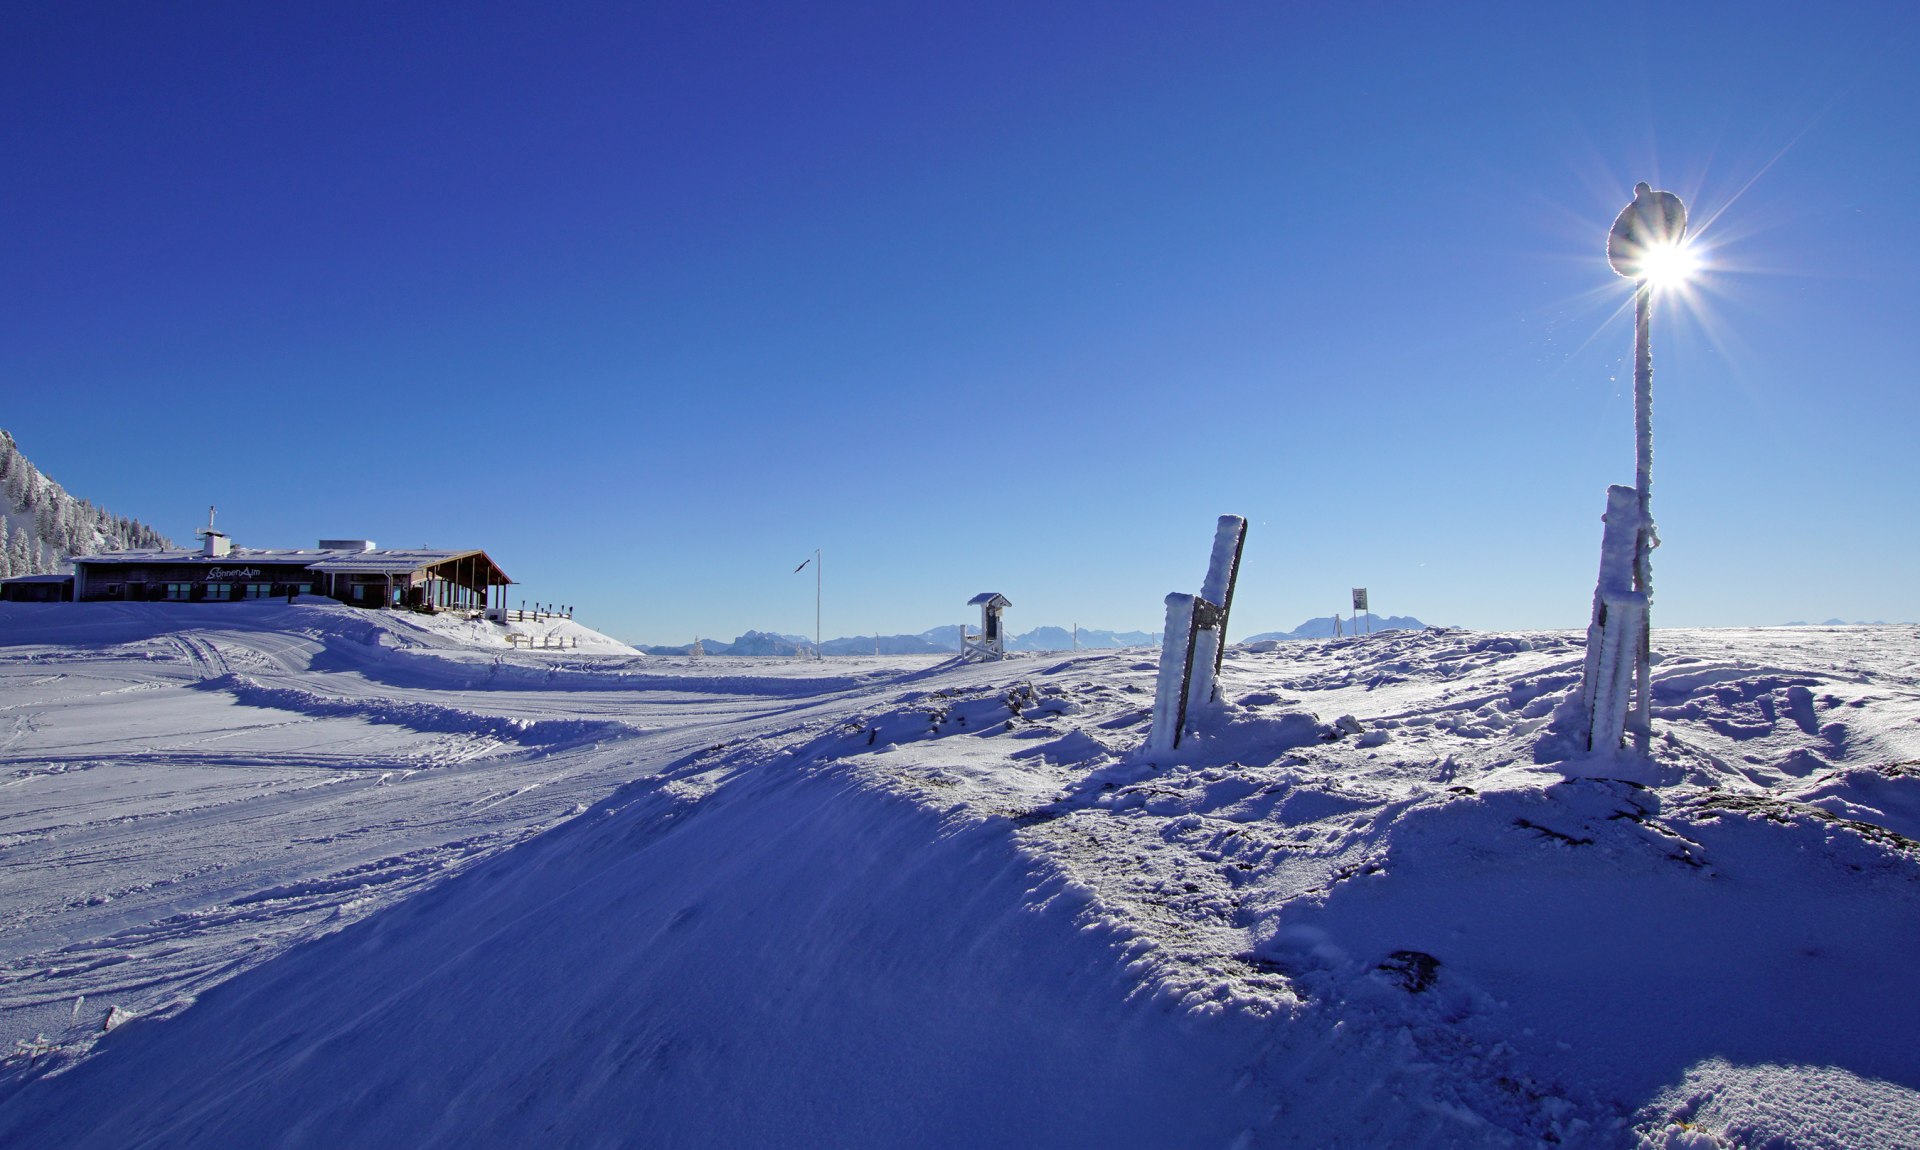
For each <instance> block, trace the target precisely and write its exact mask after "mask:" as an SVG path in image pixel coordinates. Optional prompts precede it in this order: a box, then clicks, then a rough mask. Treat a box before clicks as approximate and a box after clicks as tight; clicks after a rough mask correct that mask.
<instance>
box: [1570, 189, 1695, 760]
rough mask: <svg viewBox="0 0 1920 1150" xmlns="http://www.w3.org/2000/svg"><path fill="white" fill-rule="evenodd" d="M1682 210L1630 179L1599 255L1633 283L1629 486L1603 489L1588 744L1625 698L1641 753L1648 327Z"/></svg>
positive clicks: (1616, 723) (1620, 714) (1605, 740)
mask: <svg viewBox="0 0 1920 1150" xmlns="http://www.w3.org/2000/svg"><path fill="white" fill-rule="evenodd" d="M1686 234H1687V209H1686V206H1685V205H1684V204H1682V203H1681V202H1680V197H1679V196H1676V195H1674V194H1673V193H1672V192H1657V191H1655V190H1653V188H1652V187H1651V186H1650V185H1648V184H1645V183H1641V184H1636V185H1635V186H1634V189H1633V202H1632V203H1630V204H1628V205H1627V206H1626V209H1625V210H1624V211H1622V212H1621V213H1620V215H1619V218H1617V219H1615V220H1614V221H1613V231H1612V232H1610V233H1609V234H1608V236H1607V262H1608V263H1610V264H1612V265H1613V270H1614V271H1615V272H1618V273H1619V274H1620V275H1622V276H1624V277H1626V278H1627V279H1630V280H1632V281H1634V292H1633V431H1634V475H1633V479H1634V485H1633V487H1632V488H1622V487H1618V486H1616V487H1611V488H1608V490H1607V514H1606V533H1605V536H1604V537H1603V540H1602V542H1601V545H1600V581H1599V586H1598V587H1597V588H1596V589H1595V591H1594V596H1593V623H1592V625H1591V626H1589V627H1588V628H1587V668H1586V671H1587V673H1586V681H1585V684H1584V687H1583V691H1584V701H1585V703H1586V707H1587V718H1588V723H1587V749H1589V750H1596V751H1597V750H1612V749H1613V748H1615V747H1618V746H1619V745H1620V743H1621V740H1622V739H1623V738H1624V737H1625V734H1626V726H1627V720H1628V707H1627V704H1628V699H1629V696H1631V699H1632V703H1633V706H1632V724H1631V725H1632V727H1633V732H1634V742H1635V744H1636V745H1637V746H1638V747H1639V749H1640V750H1642V751H1645V750H1646V749H1647V746H1648V744H1649V742H1650V739H1651V736H1652V733H1653V718H1652V712H1651V710H1650V704H1651V689H1652V665H1651V663H1650V661H1649V656H1650V654H1651V634H1652V617H1651V613H1650V607H1651V604H1652V599H1653V549H1654V548H1655V547H1656V546H1658V545H1659V538H1658V536H1657V535H1656V534H1655V533H1654V529H1653V347H1652V342H1651V339H1650V335H1649V330H1650V328H1651V324H1652V318H1653V292H1654V289H1655V288H1656V287H1660V286H1662V285H1666V284H1677V283H1679V282H1680V281H1681V280H1683V279H1684V278H1685V276H1686V271H1687V266H1688V261H1689V257H1688V254H1687V251H1686V248H1685V244H1684V240H1685V238H1686Z"/></svg>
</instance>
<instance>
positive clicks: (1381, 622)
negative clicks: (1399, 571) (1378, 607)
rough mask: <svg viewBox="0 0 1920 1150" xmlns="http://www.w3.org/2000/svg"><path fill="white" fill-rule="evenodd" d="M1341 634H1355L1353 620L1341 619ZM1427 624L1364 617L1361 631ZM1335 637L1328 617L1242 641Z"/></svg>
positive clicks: (1408, 619) (1407, 617)
mask: <svg viewBox="0 0 1920 1150" xmlns="http://www.w3.org/2000/svg"><path fill="white" fill-rule="evenodd" d="M1339 623H1340V633H1341V634H1343V635H1351V634H1353V631H1354V627H1353V620H1352V619H1341V620H1340V621H1339ZM1426 626H1427V625H1426V624H1425V623H1422V622H1421V621H1420V620H1418V619H1415V618H1414V617H1413V616H1411V615H1388V616H1386V617H1384V618H1382V617H1381V616H1379V615H1363V616H1361V618H1360V630H1361V631H1362V632H1365V631H1367V630H1370V629H1371V630H1374V631H1421V630H1425V629H1426ZM1333 635H1334V617H1333V616H1332V615H1327V616H1324V617H1322V618H1319V619H1309V620H1307V621H1306V622H1304V623H1302V624H1300V625H1299V626H1298V627H1295V628H1294V629H1293V630H1291V631H1263V632H1261V633H1260V634H1258V635H1248V636H1247V637H1246V638H1245V639H1242V640H1240V641H1241V642H1243V643H1258V642H1261V641H1262V640H1265V639H1331V638H1333Z"/></svg>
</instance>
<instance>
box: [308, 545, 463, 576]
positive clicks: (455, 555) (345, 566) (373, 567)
mask: <svg viewBox="0 0 1920 1150" xmlns="http://www.w3.org/2000/svg"><path fill="white" fill-rule="evenodd" d="M474 555H478V556H479V557H480V558H481V559H484V560H486V562H487V563H488V564H489V565H491V564H492V563H493V560H491V559H487V553H486V552H484V551H479V550H467V551H429V550H417V551H398V550H382V551H333V552H329V553H328V554H327V557H326V558H324V559H319V560H316V561H314V562H312V563H309V564H307V567H308V569H310V570H313V571H333V572H337V573H342V574H345V573H353V572H357V573H359V574H362V575H404V574H406V573H407V572H409V571H418V570H420V568H422V567H432V566H433V565H434V564H436V563H445V562H447V561H448V560H449V559H466V558H468V557H470V556H474Z"/></svg>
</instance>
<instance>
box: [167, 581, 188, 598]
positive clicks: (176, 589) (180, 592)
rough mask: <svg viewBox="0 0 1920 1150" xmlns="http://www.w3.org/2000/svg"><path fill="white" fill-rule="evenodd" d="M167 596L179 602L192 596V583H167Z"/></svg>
mask: <svg viewBox="0 0 1920 1150" xmlns="http://www.w3.org/2000/svg"><path fill="white" fill-rule="evenodd" d="M167 598H168V599H172V600H175V601H179V602H185V601H186V600H188V599H191V598H193V584H191V583H169V584H167Z"/></svg>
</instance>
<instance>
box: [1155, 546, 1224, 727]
mask: <svg viewBox="0 0 1920 1150" xmlns="http://www.w3.org/2000/svg"><path fill="white" fill-rule="evenodd" d="M1246 542H1247V521H1246V520H1245V519H1244V518H1242V517H1240V516H1238V515H1222V516H1221V517H1220V520H1219V522H1218V523H1217V524H1216V525H1215V526H1214V532H1213V551H1212V553H1211V554H1210V556H1209V557H1208V561H1207V578H1206V581H1205V582H1203V583H1202V584H1201V585H1200V594H1198V595H1188V594H1184V593H1182V592H1179V591H1176V592H1174V593H1173V594H1171V595H1168V596H1167V626H1166V632H1165V633H1164V635H1163V636H1162V637H1161V640H1160V673H1159V675H1158V677H1157V678H1156V681H1155V684H1154V692H1153V725H1152V727H1151V728H1150V729H1149V730H1148V732H1147V747H1148V749H1149V750H1154V751H1170V750H1173V749H1174V748H1175V747H1178V746H1179V745H1180V738H1181V736H1182V735H1184V734H1185V733H1186V729H1187V715H1188V712H1189V711H1190V710H1191V709H1192V706H1193V704H1195V703H1202V704H1204V703H1210V702H1213V701H1214V699H1216V698H1217V697H1218V696H1219V675H1220V661H1221V660H1222V659H1223V658H1224V657H1225V655H1226V636H1227V616H1228V614H1229V612H1230V611H1231V610H1232V607H1233V587H1234V583H1235V582H1236V581H1237V580H1238V578H1239V575H1240V554H1241V552H1242V550H1244V548H1245V547H1246Z"/></svg>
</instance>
